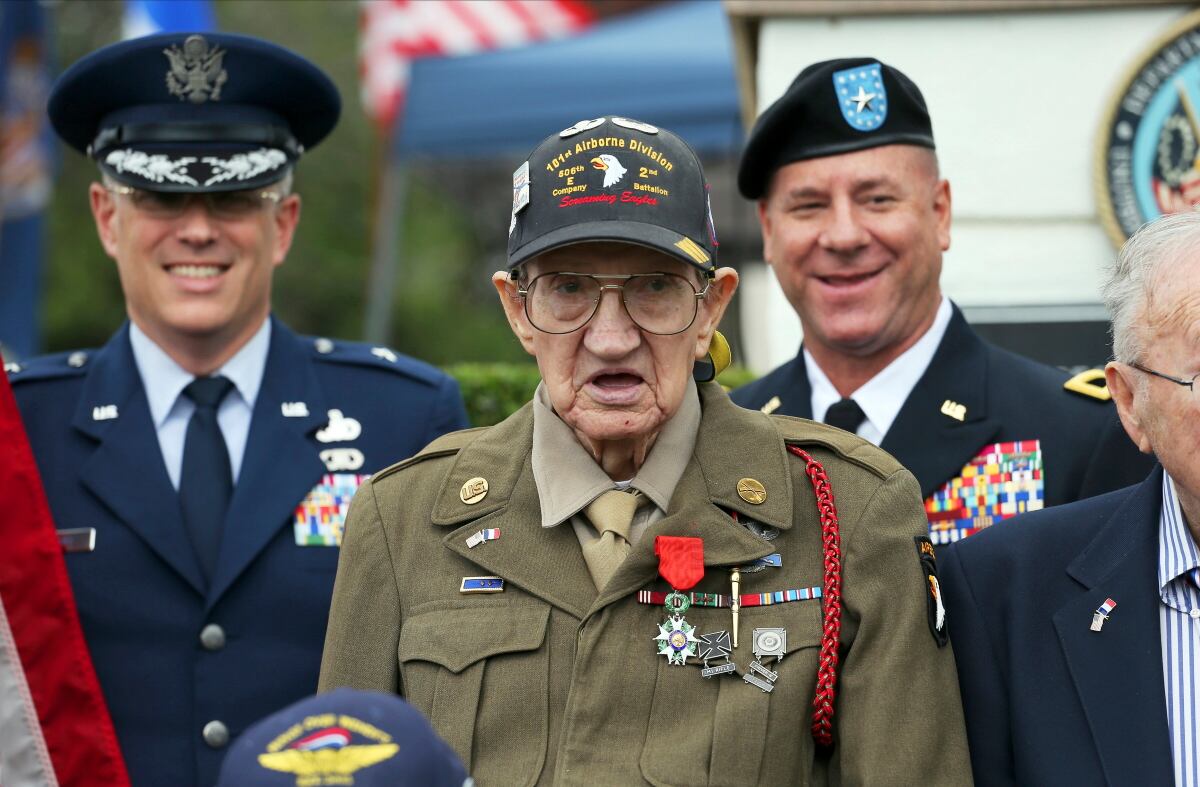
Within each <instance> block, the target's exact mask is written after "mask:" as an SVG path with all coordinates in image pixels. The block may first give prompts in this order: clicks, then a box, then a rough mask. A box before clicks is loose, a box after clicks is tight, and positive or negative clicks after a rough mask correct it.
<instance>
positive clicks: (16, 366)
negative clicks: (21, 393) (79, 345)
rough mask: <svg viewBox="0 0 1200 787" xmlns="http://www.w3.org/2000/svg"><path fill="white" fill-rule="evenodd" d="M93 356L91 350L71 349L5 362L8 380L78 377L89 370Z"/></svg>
mask: <svg viewBox="0 0 1200 787" xmlns="http://www.w3.org/2000/svg"><path fill="white" fill-rule="evenodd" d="M91 358H92V351H91V350H71V351H70V352H64V353H55V354H54V355H43V356H40V357H37V358H30V359H29V360H28V361H13V362H9V363H6V364H4V371H5V372H6V373H7V374H8V381H9V382H10V383H12V384H13V385H16V384H17V383H25V382H31V381H33V380H53V379H55V378H59V377H78V376H79V375H81V374H83V373H84V372H86V371H87V365H88V362H89V361H90V360H91Z"/></svg>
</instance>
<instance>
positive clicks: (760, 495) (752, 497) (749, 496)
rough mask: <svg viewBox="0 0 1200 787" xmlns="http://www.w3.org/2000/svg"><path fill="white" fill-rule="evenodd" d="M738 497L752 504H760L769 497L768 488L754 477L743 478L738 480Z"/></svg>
mask: <svg viewBox="0 0 1200 787" xmlns="http://www.w3.org/2000/svg"><path fill="white" fill-rule="evenodd" d="M737 491H738V497H740V498H742V499H743V500H745V501H746V502H747V503H750V504H751V505H759V504H760V503H762V502H763V501H764V500H766V499H767V490H766V487H764V486H763V485H762V484H760V483H759V482H758V481H756V480H755V479H753V478H743V479H742V480H740V481H738V482H737Z"/></svg>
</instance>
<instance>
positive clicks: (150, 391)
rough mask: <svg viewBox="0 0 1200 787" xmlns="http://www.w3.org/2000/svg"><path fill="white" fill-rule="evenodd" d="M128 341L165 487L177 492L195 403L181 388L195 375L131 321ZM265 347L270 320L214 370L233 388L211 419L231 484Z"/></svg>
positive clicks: (259, 380) (243, 447)
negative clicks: (220, 438) (221, 444)
mask: <svg viewBox="0 0 1200 787" xmlns="http://www.w3.org/2000/svg"><path fill="white" fill-rule="evenodd" d="M129 343H130V344H131V345H132V346H133V360H134V363H136V364H137V369H138V374H139V375H141V378H142V387H143V388H144V389H145V391H146V400H147V401H148V402H149V404H150V418H151V420H152V421H153V422H154V429H155V432H156V433H157V434H158V445H159V447H160V448H161V449H162V455H163V462H164V463H165V464H166V467H167V475H168V476H169V477H170V479H171V485H172V486H174V487H175V489H176V490H178V489H179V476H180V474H181V473H182V472H183V441H184V438H185V437H186V436H187V427H188V421H189V420H191V417H192V412H193V411H194V410H195V409H196V405H194V404H192V401H191V400H190V399H188V398H187V397H186V396H184V395H183V389H184V388H185V387H186V386H187V384H188V383H190V382H191V381H192V380H193V379H195V376H194V375H192V374H191V373H190V372H188V371H185V370H184V368H183V367H182V366H180V365H179V364H177V363H176V362H175V361H174V359H172V358H171V356H169V355H167V354H166V352H165V351H163V349H162V348H161V347H159V346H158V345H157V344H155V343H154V342H153V341H152V340H151V339H150V337H149V336H147V335H146V334H145V333H144V332H143V331H142V330H141V329H140V328H138V326H137V324H135V323H131V324H130V326H129ZM270 347H271V320H270V319H266V320H263V324H262V327H260V328H259V329H258V331H257V332H256V333H255V334H254V336H252V337H251V338H250V341H248V342H246V344H245V346H243V347H242V349H240V350H238V351H237V354H235V355H234V356H233V357H232V358H230V359H229V360H228V361H226V362H225V365H224V366H222V367H221V368H220V369H218V370H217V371H216V372H214V374H219V375H223V376H225V377H228V378H229V380H230V382H232V383H233V386H234V387H233V390H232V391H230V392H229V395H228V396H226V397H225V400H224V401H222V402H221V407H220V409H218V410H217V423H218V424H220V426H221V434H222V435H223V436H224V437H225V447H226V449H228V451H229V466H230V468H232V470H233V481H234V483H235V484H236V483H237V479H238V474H239V473H240V472H241V469H242V456H243V454H245V452H246V438H247V436H248V435H249V434H250V416H251V415H252V414H253V413H254V400H255V399H256V398H257V397H258V389H259V388H260V387H261V386H262V378H263V373H264V372H265V371H266V366H267V351H268V350H269V349H270Z"/></svg>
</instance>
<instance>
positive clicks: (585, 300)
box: [517, 271, 712, 336]
mask: <svg viewBox="0 0 1200 787" xmlns="http://www.w3.org/2000/svg"><path fill="white" fill-rule="evenodd" d="M618 282H619V283H618ZM710 286H712V285H711V282H710V283H709V284H706V285H704V289H703V290H697V289H696V286H695V285H694V284H693V283H692V282H691V281H689V280H688V279H686V278H684V277H683V276H679V275H678V274H674V273H634V274H630V275H610V274H599V273H597V274H588V273H569V272H565V271H564V272H556V273H543V274H541V275H540V276H537V277H535V278H534V279H533V281H531V282H529V286H528V287H526V288H525V289H520V288H518V289H517V294H519V295H520V296H521V297H522V298H524V299H525V315H526V316H527V317H528V318H529V322H530V324H532V325H533V327H534V328H537V329H538V330H539V331H542V332H543V333H571V332H572V331H577V330H579V329H580V328H582V327H583V326H584V325H586V324H587V323H588V321H589V320H591V319H592V317H594V316H595V314H596V312H597V310H599V308H600V297H601V296H602V295H603V294H604V291H605V290H620V291H621V302H622V303H624V304H625V311H626V312H627V313H628V314H629V319H631V320H633V322H634V324H635V325H637V326H638V327H639V328H641V329H642V330H643V331H646V332H648V333H655V334H659V335H661V336H670V335H671V334H676V333H682V332H683V331H686V330H687V329H688V328H690V327H691V325H692V323H693V322H695V320H696V313H697V312H698V311H699V309H700V299H701V298H703V297H704V296H705V295H706V294H708V288H709V287H710Z"/></svg>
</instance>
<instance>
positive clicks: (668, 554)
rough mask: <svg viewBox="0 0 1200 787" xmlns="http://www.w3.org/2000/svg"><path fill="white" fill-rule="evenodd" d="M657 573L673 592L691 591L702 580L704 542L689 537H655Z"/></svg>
mask: <svg viewBox="0 0 1200 787" xmlns="http://www.w3.org/2000/svg"><path fill="white" fill-rule="evenodd" d="M654 554H656V555H658V573H659V574H662V578H663V579H665V580H667V582H669V583H670V584H671V587H672V588H674V589H675V590H691V589H692V588H693V587H695V586H696V583H697V582H699V581H700V580H701V579H704V541H703V540H702V539H699V538H693V537H691V536H655V538H654Z"/></svg>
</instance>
